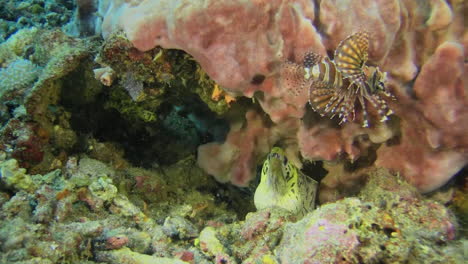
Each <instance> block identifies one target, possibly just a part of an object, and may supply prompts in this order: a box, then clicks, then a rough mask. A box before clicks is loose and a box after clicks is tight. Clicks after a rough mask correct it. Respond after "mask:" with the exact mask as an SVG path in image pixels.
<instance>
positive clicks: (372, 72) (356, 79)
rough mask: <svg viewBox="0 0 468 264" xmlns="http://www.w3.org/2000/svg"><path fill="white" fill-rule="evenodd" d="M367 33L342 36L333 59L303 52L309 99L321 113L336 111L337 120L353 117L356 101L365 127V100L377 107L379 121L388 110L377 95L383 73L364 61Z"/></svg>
mask: <svg viewBox="0 0 468 264" xmlns="http://www.w3.org/2000/svg"><path fill="white" fill-rule="evenodd" d="M368 46H369V35H368V33H367V32H359V33H356V34H353V35H351V36H349V37H347V38H346V39H345V40H343V41H342V42H341V43H340V44H339V45H338V48H337V49H336V51H335V57H334V60H333V61H331V60H330V59H329V58H328V57H322V56H320V55H318V54H315V53H307V54H306V55H305V56H304V61H303V67H304V70H305V74H304V78H305V79H310V80H311V83H312V84H311V87H310V89H309V103H310V105H311V106H312V108H313V109H314V110H315V111H317V112H318V113H320V114H321V115H322V116H323V115H328V116H330V117H331V118H333V117H334V116H335V115H338V116H339V118H340V119H341V122H340V123H343V122H346V121H348V120H354V117H355V105H356V101H358V102H359V105H360V107H361V111H362V115H363V126H364V127H368V126H369V121H368V119H369V118H368V113H367V102H369V103H370V105H371V106H372V107H373V108H375V109H377V112H378V115H379V116H380V117H381V118H380V121H381V122H383V121H385V120H387V119H388V118H387V117H388V115H390V114H392V111H391V110H390V109H389V108H388V106H387V103H386V102H385V100H384V99H382V97H381V95H382V94H383V95H385V96H388V97H392V96H391V94H390V93H388V92H386V90H385V86H384V82H385V74H384V73H382V72H381V71H380V70H379V68H377V67H370V66H367V65H365V63H366V61H367V57H368V55H367V49H368Z"/></svg>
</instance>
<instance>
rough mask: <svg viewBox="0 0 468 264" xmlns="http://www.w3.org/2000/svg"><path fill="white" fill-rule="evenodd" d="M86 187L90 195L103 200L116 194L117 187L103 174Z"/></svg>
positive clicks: (109, 199) (108, 199) (109, 198)
mask: <svg viewBox="0 0 468 264" xmlns="http://www.w3.org/2000/svg"><path fill="white" fill-rule="evenodd" d="M88 188H89V190H90V192H91V194H92V195H94V196H95V197H97V198H99V199H101V200H104V201H111V200H112V199H113V198H114V197H115V196H116V195H117V187H115V186H114V185H113V184H112V179H110V178H109V177H107V176H105V175H103V176H101V177H99V178H98V179H96V180H95V181H93V182H92V183H91V184H90V185H89V187H88Z"/></svg>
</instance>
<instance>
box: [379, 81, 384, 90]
mask: <svg viewBox="0 0 468 264" xmlns="http://www.w3.org/2000/svg"><path fill="white" fill-rule="evenodd" d="M377 88H378V89H379V90H385V84H384V83H383V82H379V84H378V85H377Z"/></svg>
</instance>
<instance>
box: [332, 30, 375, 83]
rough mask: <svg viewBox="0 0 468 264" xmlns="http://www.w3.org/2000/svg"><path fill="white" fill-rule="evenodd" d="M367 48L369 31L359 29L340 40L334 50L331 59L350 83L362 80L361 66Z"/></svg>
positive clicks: (365, 58)
mask: <svg viewBox="0 0 468 264" xmlns="http://www.w3.org/2000/svg"><path fill="white" fill-rule="evenodd" d="M368 48H369V33H367V32H365V31H361V32H358V33H355V34H353V35H351V36H349V37H347V38H346V39H344V40H343V41H341V42H340V44H339V45H338V47H337V48H336V50H335V57H334V59H333V60H334V62H335V64H336V67H337V68H338V70H339V71H340V72H341V74H343V76H344V78H347V79H349V80H350V82H352V83H358V82H362V80H363V79H362V78H363V76H364V74H363V69H362V68H363V67H364V65H365V63H366V61H367V58H368V54H367V50H368ZM364 77H365V76H364ZM364 80H365V79H364Z"/></svg>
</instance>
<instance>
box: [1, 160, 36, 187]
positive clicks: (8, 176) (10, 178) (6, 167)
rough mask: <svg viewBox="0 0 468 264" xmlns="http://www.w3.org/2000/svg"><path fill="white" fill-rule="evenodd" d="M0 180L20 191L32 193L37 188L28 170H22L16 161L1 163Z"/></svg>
mask: <svg viewBox="0 0 468 264" xmlns="http://www.w3.org/2000/svg"><path fill="white" fill-rule="evenodd" d="M0 179H1V180H2V181H3V182H5V183H6V185H7V186H11V187H13V188H15V189H18V190H24V191H29V192H31V191H33V190H35V189H36V188H37V186H36V185H35V184H34V182H33V180H32V179H31V176H30V175H28V174H27V173H26V169H24V168H20V167H19V166H18V161H16V160H15V159H10V160H6V161H2V162H0Z"/></svg>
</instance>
